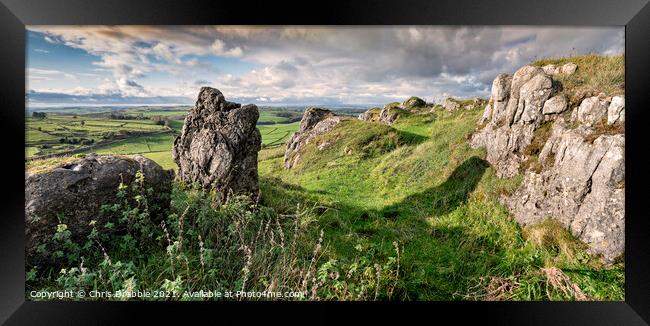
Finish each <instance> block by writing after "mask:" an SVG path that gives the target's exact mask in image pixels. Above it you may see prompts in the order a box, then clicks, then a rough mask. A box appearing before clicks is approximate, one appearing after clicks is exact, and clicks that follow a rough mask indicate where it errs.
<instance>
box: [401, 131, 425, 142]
mask: <svg viewBox="0 0 650 326" xmlns="http://www.w3.org/2000/svg"><path fill="white" fill-rule="evenodd" d="M396 131H397V133H398V134H399V135H400V139H401V140H402V141H403V142H404V143H406V144H408V145H418V144H421V143H423V142H424V141H426V140H427V139H429V137H426V136H423V135H419V134H416V133H412V132H408V131H403V130H397V129H396Z"/></svg>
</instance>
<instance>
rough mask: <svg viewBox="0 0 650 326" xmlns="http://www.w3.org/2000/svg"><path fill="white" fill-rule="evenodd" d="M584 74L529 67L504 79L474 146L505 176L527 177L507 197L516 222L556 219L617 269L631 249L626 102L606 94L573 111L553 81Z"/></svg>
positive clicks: (569, 67) (568, 67) (498, 81)
mask: <svg viewBox="0 0 650 326" xmlns="http://www.w3.org/2000/svg"><path fill="white" fill-rule="evenodd" d="M577 69H578V67H577V65H575V64H573V63H567V64H564V65H562V66H551V65H547V66H544V67H541V68H540V67H535V66H524V67H522V68H520V69H519V70H517V71H516V72H515V73H514V75H512V76H511V75H507V74H500V75H498V76H497V77H496V78H495V79H494V81H493V83H492V91H491V96H490V100H489V104H488V105H487V106H486V108H485V111H484V114H483V116H482V117H481V118H480V120H479V121H478V124H479V130H478V131H477V132H476V133H474V135H473V136H472V138H471V140H470V145H471V146H472V147H474V148H478V147H485V148H486V149H487V161H488V162H489V163H490V164H491V165H492V166H493V168H494V169H495V171H496V174H497V176H498V177H501V178H510V177H513V176H515V175H517V174H519V173H523V175H524V178H523V181H522V184H521V186H520V187H519V188H518V189H517V190H516V191H515V192H514V194H512V195H511V196H509V197H504V198H502V201H503V203H504V204H505V205H506V206H507V207H508V208H509V210H510V212H511V213H512V214H513V215H514V218H515V219H516V220H517V222H519V223H520V224H521V225H530V224H537V223H540V222H542V221H543V220H545V219H546V218H554V219H556V220H558V221H559V222H560V223H561V224H562V225H564V226H565V227H566V228H567V229H569V230H570V231H571V233H572V234H573V235H574V236H576V237H577V238H579V239H580V240H582V241H583V242H585V243H587V244H588V245H589V250H590V252H592V253H594V254H600V255H602V256H603V258H604V261H605V262H608V263H611V262H613V261H614V260H615V259H616V258H617V257H619V256H621V255H622V254H623V250H624V175H625V168H624V162H625V160H624V156H625V155H624V154H625V150H624V148H625V135H624V126H623V123H624V121H625V118H624V114H625V99H624V97H623V96H614V97H612V96H608V95H606V94H604V93H601V94H599V95H598V96H592V97H587V98H585V99H584V100H582V102H581V103H580V105H579V106H578V107H576V108H570V107H569V102H568V100H567V98H566V97H565V95H563V94H560V93H559V92H557V88H556V87H555V84H556V82H555V81H554V80H553V78H552V76H555V75H558V74H564V75H570V74H573V73H574V72H575V71H576V70H577ZM547 124H550V125H547ZM549 128H550V132H546V133H545V132H544V131H545V130H548V129H549ZM546 134H549V135H548V136H545V135H546ZM546 137H548V138H546ZM540 143H541V144H542V145H541V148H540V149H536V148H535V146H536V144H540ZM530 162H533V164H530ZM524 163H526V164H524ZM522 170H523V171H522Z"/></svg>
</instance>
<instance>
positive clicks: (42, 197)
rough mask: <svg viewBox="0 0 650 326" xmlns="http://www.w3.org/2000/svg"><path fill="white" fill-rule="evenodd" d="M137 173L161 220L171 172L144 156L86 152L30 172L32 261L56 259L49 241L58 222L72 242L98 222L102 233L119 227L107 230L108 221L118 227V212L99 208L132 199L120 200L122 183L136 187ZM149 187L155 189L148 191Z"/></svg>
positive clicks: (153, 211) (151, 207)
mask: <svg viewBox="0 0 650 326" xmlns="http://www.w3.org/2000/svg"><path fill="white" fill-rule="evenodd" d="M138 171H142V175H143V176H144V181H143V186H144V192H143V193H144V196H145V198H146V199H147V207H148V209H149V213H150V218H151V219H152V220H158V219H160V218H162V214H163V212H164V211H165V210H166V209H167V208H168V207H169V199H170V197H169V193H170V192H171V182H172V180H173V171H171V170H169V171H166V170H163V168H161V167H160V166H159V165H158V164H156V163H155V162H154V161H152V160H150V159H147V158H145V157H143V156H140V155H136V156H134V157H127V156H112V155H101V156H98V155H88V156H86V157H85V158H80V159H78V160H74V161H72V162H69V163H64V164H60V165H56V166H53V167H51V168H48V169H46V170H44V171H35V172H31V171H27V173H26V178H25V231H26V238H25V240H26V242H25V249H26V254H27V261H28V264H29V265H39V264H47V263H51V262H53V261H54V257H53V256H52V252H51V250H50V249H51V248H52V247H51V246H52V244H51V241H52V238H53V236H54V234H55V233H56V230H57V226H58V225H59V224H65V225H66V226H65V228H66V229H67V230H68V231H70V233H71V235H70V237H71V239H72V241H75V242H77V243H80V244H82V242H83V241H84V240H85V239H86V237H87V236H88V235H89V233H90V231H91V230H92V228H93V227H94V226H95V227H97V228H98V230H101V231H102V232H115V231H119V230H117V229H106V228H105V225H106V223H108V222H111V223H113V224H114V225H118V218H119V216H115V215H114V214H111V213H108V212H104V211H103V210H102V209H101V208H102V206H103V205H113V204H121V203H122V201H123V200H132V199H133V198H128V197H127V198H118V196H117V193H118V187H119V185H120V184H121V183H123V184H124V185H127V186H132V185H133V183H134V182H135V180H136V174H137V173H138ZM148 188H151V189H152V191H151V192H148V191H146V189H148ZM134 205H135V204H134ZM92 221H94V222H92Z"/></svg>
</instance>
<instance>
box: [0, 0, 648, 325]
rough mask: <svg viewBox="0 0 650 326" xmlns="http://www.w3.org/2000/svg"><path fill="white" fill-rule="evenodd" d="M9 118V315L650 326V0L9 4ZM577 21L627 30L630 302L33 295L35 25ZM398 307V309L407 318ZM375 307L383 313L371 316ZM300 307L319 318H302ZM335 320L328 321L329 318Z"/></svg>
mask: <svg viewBox="0 0 650 326" xmlns="http://www.w3.org/2000/svg"><path fill="white" fill-rule="evenodd" d="M0 3H1V4H0V26H1V31H2V32H1V33H0V35H1V37H2V43H1V45H0V67H1V68H0V94H2V95H1V96H0V105H1V106H0V115H1V116H0V123H2V131H3V134H4V139H3V140H4V144H3V148H4V150H3V154H4V155H3V161H4V162H5V163H10V164H5V166H7V168H5V170H4V172H5V173H3V175H2V178H1V180H2V184H3V191H2V192H3V195H2V196H0V198H2V202H3V204H2V206H0V207H2V210H1V211H2V212H3V214H2V217H1V218H0V249H1V250H0V275H1V277H0V322H6V323H7V324H10V325H19V324H48V325H51V324H84V325H86V324H104V323H111V324H112V323H123V322H127V323H133V322H135V320H136V319H141V320H143V321H146V322H147V323H152V322H153V321H152V318H156V319H158V318H162V319H165V320H171V319H169V318H172V317H176V318H181V319H182V320H184V321H185V322H188V321H189V320H191V319H194V318H196V317H202V316H204V315H207V316H211V319H209V320H210V321H214V322H223V321H233V322H247V323H248V322H250V319H251V318H253V319H257V318H259V319H258V322H265V321H273V320H275V321H280V322H292V321H293V322H310V321H311V320H314V319H315V320H317V321H323V320H324V319H330V320H331V321H334V322H336V321H349V318H347V317H345V318H344V317H343V316H342V315H341V314H339V313H338V312H335V311H337V310H336V309H340V308H343V309H344V310H347V312H349V313H351V314H350V315H349V316H350V317H351V318H353V319H354V318H360V319H363V320H368V318H371V317H372V318H379V319H385V318H389V317H398V318H400V319H403V318H406V316H415V313H416V312H418V313H425V314H426V315H427V316H428V317H426V318H427V319H425V320H424V321H427V320H431V321H432V322H433V321H439V322H442V321H444V320H453V321H454V324H455V323H457V322H458V323H461V322H464V321H468V320H478V321H479V322H481V323H482V324H485V323H496V324H500V325H508V324H517V325H519V324H525V325H647V324H648V322H650V273H649V271H650V241H649V239H648V234H649V232H650V227H649V225H650V223H649V222H648V220H649V219H648V213H647V212H648V209H646V206H645V200H646V199H645V198H644V197H646V196H645V195H646V193H647V192H646V189H647V186H646V185H648V184H650V180H649V179H648V172H647V171H648V168H647V167H648V163H649V161H648V159H647V158H646V157H645V156H646V155H645V152H644V150H647V148H648V145H647V143H646V141H645V140H646V139H647V137H645V136H647V134H646V127H645V125H644V124H646V123H648V121H650V120H649V119H648V111H650V110H649V109H648V108H650V105H649V103H648V102H649V101H648V99H649V98H650V95H649V94H650V59H649V58H650V42H648V40H650V5H648V0H628V1H621V0H591V1H590V0H545V1H536V0H526V1H523V0H519V1H517V0H494V1H472V0H447V1H436V2H433V1H425V0H418V1H406V0H402V1H392V2H391V1H370V0H366V1H355V2H351V1H347V2H346V1H323V2H320V1H312V2H307V1H303V2H300V3H276V2H271V1H246V2H244V1H232V0H230V1H214V0H213V1H192V2H189V1H172V0H158V1H156V0H140V1H135V0H128V1H127V0H112V1H108V0H105V1H98V0H92V1H90V0H57V1H51V0H49V1H48V0H0ZM50 24H51V25H121V24H126V25H213V24H224V25H229V24H236V25H573V26H625V64H626V74H625V84H626V86H627V87H626V102H627V105H626V106H627V110H626V111H627V112H626V115H627V119H626V134H627V135H626V139H627V141H626V152H627V158H626V171H627V180H626V194H625V196H626V203H625V204H626V222H625V223H626V235H625V236H626V250H625V256H626V283H625V284H626V285H625V301H623V302H498V303H496V302H414V303H408V302H395V303H363V304H360V303H311V302H296V303H288V304H283V303H277V302H269V303H236V302H223V303H221V302H220V303H203V304H195V303H146V302H133V303H122V302H83V303H82V302H30V301H25V287H24V286H25V270H24V266H25V264H24V193H23V192H22V191H21V189H23V186H24V179H23V174H22V173H23V172H22V171H23V170H24V161H23V156H24V144H23V143H24V130H25V126H24V123H25V121H24V105H25V39H26V30H25V25H50ZM394 308H399V310H400V312H399V313H396V312H395V311H394ZM370 309H372V310H373V311H372V312H371V311H370ZM296 312H301V313H304V312H307V313H309V314H310V315H308V316H301V317H295V316H294V315H292V314H294V313H296ZM323 317H324V318H323Z"/></svg>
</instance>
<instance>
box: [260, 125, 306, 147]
mask: <svg viewBox="0 0 650 326" xmlns="http://www.w3.org/2000/svg"><path fill="white" fill-rule="evenodd" d="M298 127H300V122H293V123H284V124H274V125H261V126H257V128H258V129H259V130H260V133H261V134H262V144H264V145H268V146H275V145H280V144H284V143H285V142H286V141H287V139H288V138H289V137H291V135H292V134H293V133H294V132H296V131H297V130H298Z"/></svg>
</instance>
